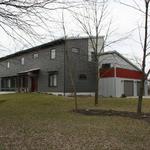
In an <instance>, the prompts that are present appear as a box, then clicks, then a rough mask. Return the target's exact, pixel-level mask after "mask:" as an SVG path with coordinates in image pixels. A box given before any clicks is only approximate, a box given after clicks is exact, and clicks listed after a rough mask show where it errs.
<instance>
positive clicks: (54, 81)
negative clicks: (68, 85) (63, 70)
mask: <svg viewBox="0 0 150 150" xmlns="http://www.w3.org/2000/svg"><path fill="white" fill-rule="evenodd" d="M57 77H58V73H57V72H51V73H50V74H49V87H56V86H57Z"/></svg>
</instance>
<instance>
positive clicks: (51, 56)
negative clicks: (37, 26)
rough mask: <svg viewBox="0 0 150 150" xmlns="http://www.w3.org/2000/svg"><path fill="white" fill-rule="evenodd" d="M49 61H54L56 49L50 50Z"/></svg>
mask: <svg viewBox="0 0 150 150" xmlns="http://www.w3.org/2000/svg"><path fill="white" fill-rule="evenodd" d="M50 59H51V60H54V59H56V49H51V50H50Z"/></svg>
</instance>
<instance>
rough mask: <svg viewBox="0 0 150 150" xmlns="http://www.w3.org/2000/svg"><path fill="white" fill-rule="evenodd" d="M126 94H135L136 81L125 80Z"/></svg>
mask: <svg viewBox="0 0 150 150" xmlns="http://www.w3.org/2000/svg"><path fill="white" fill-rule="evenodd" d="M124 94H125V95H126V96H134V81H129V80H125V81H124Z"/></svg>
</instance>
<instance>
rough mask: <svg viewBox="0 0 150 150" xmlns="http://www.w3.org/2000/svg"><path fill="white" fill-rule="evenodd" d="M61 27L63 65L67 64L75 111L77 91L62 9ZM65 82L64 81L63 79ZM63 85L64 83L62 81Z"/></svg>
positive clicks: (76, 107) (76, 108)
mask: <svg viewBox="0 0 150 150" xmlns="http://www.w3.org/2000/svg"><path fill="white" fill-rule="evenodd" d="M62 29H63V34H64V53H65V54H64V56H65V60H64V61H65V64H64V65H65V66H67V68H66V69H67V70H68V74H69V78H70V81H71V87H72V90H73V95H74V102H75V105H74V106H75V107H74V108H75V111H77V110H78V103H77V91H76V85H75V80H74V77H73V66H72V63H71V58H70V57H69V53H68V49H67V46H66V43H67V34H66V27H65V18H64V11H63V12H62ZM66 69H65V70H64V73H65V72H66ZM64 82H65V81H64ZM64 85H65V83H64Z"/></svg>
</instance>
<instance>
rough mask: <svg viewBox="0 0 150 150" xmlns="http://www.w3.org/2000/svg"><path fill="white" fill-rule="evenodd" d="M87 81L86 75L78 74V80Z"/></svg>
mask: <svg viewBox="0 0 150 150" xmlns="http://www.w3.org/2000/svg"><path fill="white" fill-rule="evenodd" d="M86 79H87V75H86V74H80V75H79V80H86Z"/></svg>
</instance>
